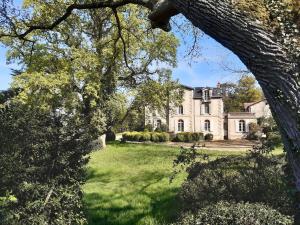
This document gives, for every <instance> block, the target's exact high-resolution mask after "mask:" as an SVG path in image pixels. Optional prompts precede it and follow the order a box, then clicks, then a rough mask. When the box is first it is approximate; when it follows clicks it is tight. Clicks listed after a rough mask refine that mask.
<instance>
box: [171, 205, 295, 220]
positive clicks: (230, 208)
mask: <svg viewBox="0 0 300 225" xmlns="http://www.w3.org/2000/svg"><path fill="white" fill-rule="evenodd" d="M195 224H199V225H200V224H201V225H211V224H217V225H252V224H253V225H254V224H257V225H258V224H259V225H292V224H293V219H292V217H291V216H287V215H284V214H281V213H280V212H278V211H277V210H274V209H272V208H271V207H269V206H267V205H264V204H262V203H229V202H222V201H221V202H218V203H217V204H214V205H210V206H208V207H205V208H203V209H201V210H198V211H197V212H196V213H194V214H185V215H184V216H182V217H181V219H180V220H179V222H177V223H176V224H174V225H195Z"/></svg>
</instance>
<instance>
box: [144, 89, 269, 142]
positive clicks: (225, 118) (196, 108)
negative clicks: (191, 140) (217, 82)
mask: <svg viewBox="0 0 300 225" xmlns="http://www.w3.org/2000/svg"><path fill="white" fill-rule="evenodd" d="M184 88H185V92H184V97H183V102H182V104H181V106H180V107H176V108H174V109H172V110H171V113H170V119H169V132H174V133H178V132H202V133H204V135H205V134H207V133H211V134H213V136H214V138H213V139H214V140H224V139H231V140H232V139H241V138H245V137H246V136H247V133H248V132H249V124H250V123H257V118H259V117H260V116H261V114H262V112H267V111H268V109H266V106H267V104H265V103H264V104H262V103H260V104H258V105H255V104H254V105H250V107H252V108H250V110H251V111H250V112H249V111H248V112H233V113H224V104H223V93H222V90H221V89H220V88H209V87H199V88H191V87H186V86H184ZM145 118H146V119H145V124H151V125H153V127H154V128H157V127H158V126H160V124H166V119H165V118H164V117H161V116H160V115H158V113H157V112H153V111H151V110H149V109H148V110H146V117H145Z"/></svg>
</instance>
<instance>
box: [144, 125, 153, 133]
mask: <svg viewBox="0 0 300 225" xmlns="http://www.w3.org/2000/svg"><path fill="white" fill-rule="evenodd" d="M153 130H154V129H153V125H152V124H147V125H146V126H145V131H151V132H152V131H153Z"/></svg>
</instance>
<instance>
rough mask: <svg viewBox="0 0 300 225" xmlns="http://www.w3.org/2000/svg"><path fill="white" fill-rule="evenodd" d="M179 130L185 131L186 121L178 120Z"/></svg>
mask: <svg viewBox="0 0 300 225" xmlns="http://www.w3.org/2000/svg"><path fill="white" fill-rule="evenodd" d="M178 131H180V132H183V131H184V122H183V120H178Z"/></svg>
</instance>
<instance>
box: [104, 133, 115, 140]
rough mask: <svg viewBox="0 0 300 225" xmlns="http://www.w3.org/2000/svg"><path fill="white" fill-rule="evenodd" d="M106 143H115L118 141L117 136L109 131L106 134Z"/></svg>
mask: <svg viewBox="0 0 300 225" xmlns="http://www.w3.org/2000/svg"><path fill="white" fill-rule="evenodd" d="M105 140H106V141H115V140H116V134H115V132H113V131H109V132H107V133H106V139H105Z"/></svg>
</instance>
